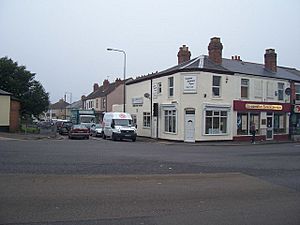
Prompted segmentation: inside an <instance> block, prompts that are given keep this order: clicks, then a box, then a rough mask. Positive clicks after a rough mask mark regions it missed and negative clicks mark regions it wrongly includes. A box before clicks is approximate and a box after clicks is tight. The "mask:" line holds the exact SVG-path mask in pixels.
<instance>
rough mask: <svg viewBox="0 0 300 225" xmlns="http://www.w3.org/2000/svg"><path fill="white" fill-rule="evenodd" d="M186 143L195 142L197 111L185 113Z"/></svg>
mask: <svg viewBox="0 0 300 225" xmlns="http://www.w3.org/2000/svg"><path fill="white" fill-rule="evenodd" d="M184 141H185V142H195V110H186V111H185V127H184Z"/></svg>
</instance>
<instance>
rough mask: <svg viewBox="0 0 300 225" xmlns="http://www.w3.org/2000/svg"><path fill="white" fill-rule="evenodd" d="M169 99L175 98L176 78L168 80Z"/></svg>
mask: <svg viewBox="0 0 300 225" xmlns="http://www.w3.org/2000/svg"><path fill="white" fill-rule="evenodd" d="M171 80H172V86H171ZM168 97H169V98H172V97H174V77H169V78H168Z"/></svg>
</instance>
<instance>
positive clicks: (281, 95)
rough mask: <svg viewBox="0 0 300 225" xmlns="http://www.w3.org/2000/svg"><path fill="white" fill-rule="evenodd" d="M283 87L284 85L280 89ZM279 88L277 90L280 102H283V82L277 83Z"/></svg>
mask: <svg viewBox="0 0 300 225" xmlns="http://www.w3.org/2000/svg"><path fill="white" fill-rule="evenodd" d="M281 85H282V87H280V86H281ZM277 88H278V89H277V97H278V101H283V100H284V83H283V82H278V83H277ZM280 97H281V98H280Z"/></svg>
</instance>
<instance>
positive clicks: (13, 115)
mask: <svg viewBox="0 0 300 225" xmlns="http://www.w3.org/2000/svg"><path fill="white" fill-rule="evenodd" d="M20 109H21V104H20V102H19V101H16V100H13V99H11V102H10V119H9V131H10V132H16V131H18V130H19V127H20Z"/></svg>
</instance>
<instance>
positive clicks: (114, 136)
mask: <svg viewBox="0 0 300 225" xmlns="http://www.w3.org/2000/svg"><path fill="white" fill-rule="evenodd" d="M111 139H112V140H113V141H116V140H117V138H116V135H115V134H114V133H113V134H112V136H111Z"/></svg>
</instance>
